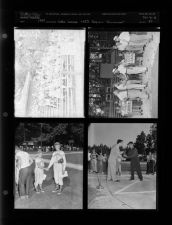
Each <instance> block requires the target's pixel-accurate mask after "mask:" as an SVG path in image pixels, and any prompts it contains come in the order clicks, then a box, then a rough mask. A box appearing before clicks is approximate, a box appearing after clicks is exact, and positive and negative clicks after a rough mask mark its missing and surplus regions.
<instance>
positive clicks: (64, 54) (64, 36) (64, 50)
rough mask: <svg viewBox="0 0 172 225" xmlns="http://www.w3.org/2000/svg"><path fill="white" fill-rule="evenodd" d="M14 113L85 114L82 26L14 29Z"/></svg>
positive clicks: (79, 115)
mask: <svg viewBox="0 0 172 225" xmlns="http://www.w3.org/2000/svg"><path fill="white" fill-rule="evenodd" d="M14 39H15V98H14V102H15V104H14V105H15V117H47V118H48V117H51V118H52V117H84V103H83V101H84V57H85V56H84V54H85V53H84V47H85V29H80V30H77V29H75V30H72V29H70V30H66V29H65V30H64V29H63V30H60V29H52V30H51V29H17V28H15V29H14Z"/></svg>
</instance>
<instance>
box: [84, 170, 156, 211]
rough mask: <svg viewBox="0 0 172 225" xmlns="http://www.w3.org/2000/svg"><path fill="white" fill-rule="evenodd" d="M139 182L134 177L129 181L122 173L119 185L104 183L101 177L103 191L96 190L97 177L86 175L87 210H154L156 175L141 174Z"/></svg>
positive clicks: (104, 180) (126, 175) (104, 179)
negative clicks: (141, 177)
mask: <svg viewBox="0 0 172 225" xmlns="http://www.w3.org/2000/svg"><path fill="white" fill-rule="evenodd" d="M143 177H144V180H143V181H142V182H141V181H140V180H138V179H137V176H136V177H135V180H134V181H129V178H130V175H129V173H128V172H125V173H123V175H122V177H121V181H120V182H119V183H117V182H115V183H114V182H112V181H108V182H107V181H106V175H102V185H103V187H104V189H102V190H97V189H96V186H97V185H98V181H97V175H95V174H89V175H88V208H89V209H156V175H146V174H145V173H144V174H143Z"/></svg>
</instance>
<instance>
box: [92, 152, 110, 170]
mask: <svg viewBox="0 0 172 225" xmlns="http://www.w3.org/2000/svg"><path fill="white" fill-rule="evenodd" d="M107 163H108V158H107V154H106V153H104V154H103V153H102V152H100V153H99V154H98V153H96V151H95V149H93V151H92V153H91V152H90V151H89V152H88V171H89V173H97V172H98V171H99V172H100V170H101V173H102V174H103V173H107Z"/></svg>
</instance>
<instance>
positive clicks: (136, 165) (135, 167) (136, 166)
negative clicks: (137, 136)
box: [123, 141, 143, 181]
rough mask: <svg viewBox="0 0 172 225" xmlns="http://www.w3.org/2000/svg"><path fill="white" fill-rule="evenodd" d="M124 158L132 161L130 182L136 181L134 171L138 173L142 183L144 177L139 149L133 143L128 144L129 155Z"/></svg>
mask: <svg viewBox="0 0 172 225" xmlns="http://www.w3.org/2000/svg"><path fill="white" fill-rule="evenodd" d="M123 157H125V158H128V159H130V170H131V178H130V180H134V171H136V172H137V175H138V177H139V179H140V181H142V180H143V176H142V172H141V168H140V161H139V157H138V152H137V149H136V148H134V145H133V142H132V141H130V142H129V143H128V150H127V155H124V156H123Z"/></svg>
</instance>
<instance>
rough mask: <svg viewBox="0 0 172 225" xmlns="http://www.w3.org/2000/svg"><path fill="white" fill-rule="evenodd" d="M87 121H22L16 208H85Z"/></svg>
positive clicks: (18, 136)
mask: <svg viewBox="0 0 172 225" xmlns="http://www.w3.org/2000/svg"><path fill="white" fill-rule="evenodd" d="M83 129H84V127H83V124H81V123H19V124H17V126H16V130H15V144H16V145H15V179H14V180H15V186H14V196H15V198H14V200H15V204H14V205H15V209H82V207H83Z"/></svg>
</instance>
